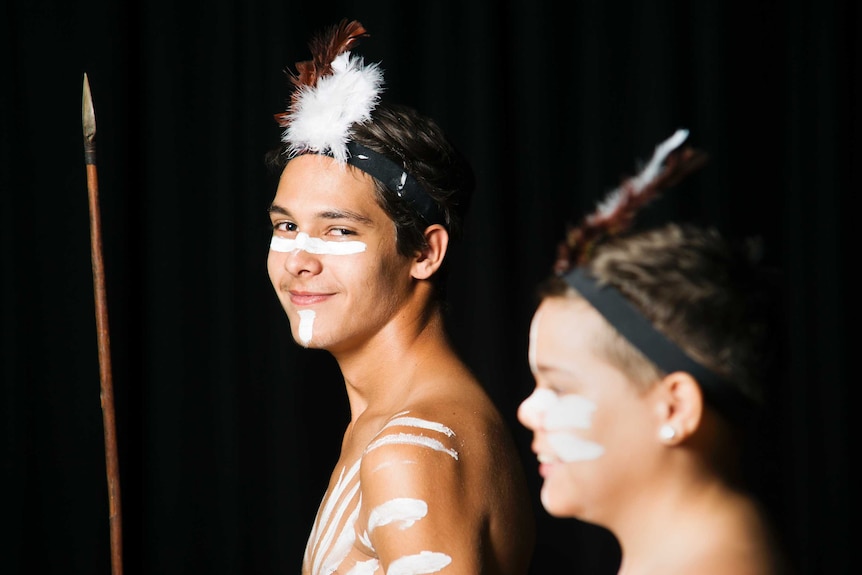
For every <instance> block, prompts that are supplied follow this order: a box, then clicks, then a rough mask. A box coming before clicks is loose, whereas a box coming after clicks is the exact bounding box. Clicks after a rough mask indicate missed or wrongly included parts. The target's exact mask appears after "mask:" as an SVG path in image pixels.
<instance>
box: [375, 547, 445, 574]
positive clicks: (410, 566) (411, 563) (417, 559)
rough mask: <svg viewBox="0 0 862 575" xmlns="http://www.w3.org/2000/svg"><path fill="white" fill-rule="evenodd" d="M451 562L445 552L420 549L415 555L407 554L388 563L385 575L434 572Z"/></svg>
mask: <svg viewBox="0 0 862 575" xmlns="http://www.w3.org/2000/svg"><path fill="white" fill-rule="evenodd" d="M451 562H452V558H451V557H449V556H448V555H446V554H445V553H434V552H431V551H421V552H419V553H417V554H416V555H407V556H405V557H401V558H399V559H396V560H395V561H393V562H392V563H390V564H389V569H388V570H387V571H386V575H425V574H426V573H436V572H438V571H440V569H442V568H443V567H445V566H446V565H448V564H449V563H451Z"/></svg>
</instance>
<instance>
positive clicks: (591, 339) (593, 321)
mask: <svg viewBox="0 0 862 575" xmlns="http://www.w3.org/2000/svg"><path fill="white" fill-rule="evenodd" d="M603 324H604V321H603V319H602V317H601V316H600V315H599V313H598V312H597V311H596V310H595V309H593V308H592V306H590V305H589V304H588V303H587V302H586V301H585V300H582V299H575V298H568V297H549V298H545V299H544V300H542V303H541V304H540V305H539V307H538V309H537V310H536V313H535V314H534V315H533V321H532V324H531V326H530V355H531V359H532V360H533V361H534V362H535V363H539V364H550V365H560V364H562V363H566V362H570V361H573V360H578V359H579V358H581V359H582V358H586V357H589V356H593V355H595V353H596V349H597V343H596V342H597V341H598V338H599V335H600V334H601V333H602V330H604V329H605V327H604V325H603Z"/></svg>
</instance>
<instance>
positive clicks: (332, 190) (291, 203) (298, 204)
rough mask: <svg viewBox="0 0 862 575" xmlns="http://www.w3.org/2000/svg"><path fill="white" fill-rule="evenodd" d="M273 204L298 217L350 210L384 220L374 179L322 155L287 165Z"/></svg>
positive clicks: (300, 158)
mask: <svg viewBox="0 0 862 575" xmlns="http://www.w3.org/2000/svg"><path fill="white" fill-rule="evenodd" d="M273 204H276V205H278V206H279V207H281V208H284V209H286V210H288V211H289V212H290V213H291V215H293V216H295V217H299V216H301V215H305V214H306V213H317V212H320V211H327V210H334V211H349V212H353V213H356V214H359V215H361V216H364V217H367V218H370V219H376V218H378V217H381V216H382V217H385V213H384V212H383V210H382V208H380V206H379V204H378V203H377V198H376V192H375V188H374V180H373V179H372V178H371V176H369V175H368V174H366V173H365V172H363V171H361V170H358V169H356V168H353V167H352V166H349V165H341V164H338V163H337V162H336V161H335V160H333V159H332V158H330V157H329V156H324V155H319V154H304V155H302V156H298V157H296V158H293V159H291V160H290V161H289V162H288V163H287V165H286V166H285V168H284V170H283V171H282V173H281V178H280V179H279V182H278V190H277V191H276V194H275V199H274V200H273Z"/></svg>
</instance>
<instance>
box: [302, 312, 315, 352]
mask: <svg viewBox="0 0 862 575" xmlns="http://www.w3.org/2000/svg"><path fill="white" fill-rule="evenodd" d="M314 315H315V314H314V310H313V309H301V310H299V340H300V341H301V342H302V344H303V345H305V346H308V342H310V341H311V332H312V328H313V327H314Z"/></svg>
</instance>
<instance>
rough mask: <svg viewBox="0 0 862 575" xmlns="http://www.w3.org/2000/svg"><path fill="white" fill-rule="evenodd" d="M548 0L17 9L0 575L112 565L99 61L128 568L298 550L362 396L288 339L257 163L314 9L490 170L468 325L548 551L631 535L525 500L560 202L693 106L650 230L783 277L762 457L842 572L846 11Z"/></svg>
mask: <svg viewBox="0 0 862 575" xmlns="http://www.w3.org/2000/svg"><path fill="white" fill-rule="evenodd" d="M550 4H551V3H542V2H535V1H534V0H509V1H508V2H501V1H498V0H487V1H470V0H462V1H460V2H436V1H430V2H424V3H419V2H405V1H403V0H400V1H399V0H392V1H376V2H375V1H373V0H368V1H366V2H348V1H340V2H339V1H334V2H321V3H313V2H302V3H299V2H292V1H288V0H279V1H276V0H211V1H210V2H169V1H149V2H148V1H143V0H128V1H126V2H109V1H103V0H94V1H92V2H85V1H71V0H3V3H2V4H0V6H2V8H0V75H2V85H3V86H4V87H3V88H2V89H0V104H2V109H0V136H2V137H0V158H2V159H0V214H2V216H0V254H2V266H0V270H2V278H3V279H2V282H0V289H2V297H0V314H2V315H0V326H2V329H0V334H2V371H0V378H2V390H3V391H2V396H0V397H2V400H0V401H2V412H0V417H2V421H3V452H2V466H3V468H2V479H3V487H2V492H0V501H2V504H1V505H0V517H2V522H3V524H4V528H5V532H6V533H7V535H5V536H3V537H2V539H0V540H2V543H0V571H2V572H3V573H10V574H25V573H28V574H29V573H40V574H54V573H56V574H61V573H62V574H68V573H91V574H96V573H104V574H107V573H109V571H110V554H109V535H108V522H107V489H106V482H105V463H104V443H103V435H102V433H103V431H102V414H101V410H100V406H99V375H98V358H97V352H96V336H95V324H94V313H93V312H94V305H93V296H92V274H91V267H90V253H89V249H90V246H89V222H88V212H87V192H86V180H85V170H84V165H83V150H82V135H81V120H80V118H81V114H80V110H81V87H82V78H83V74H84V72H86V73H87V74H88V76H89V78H90V84H91V88H92V93H93V97H94V101H95V108H96V118H97V127H98V132H97V136H96V142H97V150H98V165H99V183H100V193H101V206H102V226H103V234H104V250H105V265H106V269H107V289H108V299H109V306H110V307H109V309H110V330H111V332H110V333H111V344H112V358H113V368H114V369H113V380H114V388H115V394H116V398H115V402H116V409H117V425H118V435H119V450H120V465H121V484H120V486H121V493H122V520H123V535H124V543H125V548H124V567H125V572H126V573H127V574H129V575H138V574H156V573H158V574H160V575H172V574H189V573H194V574H197V573H208V574H214V575H215V574H222V573H223V574H236V573H260V574H265V573H272V574H275V573H297V572H298V568H299V565H300V561H301V555H302V550H303V547H304V544H305V539H306V536H307V533H308V530H309V527H310V524H311V520H312V517H313V514H314V512H315V509H316V506H317V503H318V500H319V498H320V496H321V494H322V491H323V487H324V482H325V480H326V476H327V474H328V472H329V471H330V469H331V466H332V465H333V463H334V458H335V454H336V452H337V448H338V445H339V441H340V431H341V430H342V429H343V426H344V425H345V424H346V422H347V411H346V401H345V399H344V391H343V387H342V383H341V382H340V379H339V377H338V372H337V369H336V366H335V365H334V362H333V361H332V360H331V358H330V357H329V356H328V355H327V354H325V353H323V352H315V351H305V350H301V349H299V348H298V347H297V346H295V345H294V344H293V343H292V341H291V340H290V337H289V330H288V325H287V322H286V320H285V317H284V315H283V313H282V311H281V309H280V307H279V305H278V303H277V300H276V299H275V297H274V295H273V293H272V291H271V287H270V285H269V282H268V278H267V276H266V270H265V259H266V253H267V249H268V235H269V231H268V229H267V221H268V219H267V216H266V212H265V209H266V207H267V204H268V202H269V200H270V199H271V196H272V194H273V192H274V189H275V181H276V180H275V178H274V177H273V176H272V175H270V174H268V173H267V172H266V170H265V168H264V165H263V161H262V158H263V155H264V153H265V152H266V151H267V150H268V149H269V148H271V147H272V146H274V145H275V144H276V142H277V140H278V136H279V133H278V129H277V128H276V126H275V125H274V123H273V120H272V114H273V113H275V112H277V111H280V110H281V109H282V107H283V104H284V101H285V99H286V97H287V95H288V85H287V81H286V78H285V76H284V75H283V73H282V70H283V69H284V68H285V67H286V66H291V65H292V64H293V63H294V62H295V61H297V60H300V59H305V58H306V57H307V49H306V42H307V40H308V37H309V36H310V34H311V33H312V32H313V31H316V30H318V29H319V28H320V27H321V26H324V25H329V24H331V23H333V22H335V21H337V20H339V19H341V18H342V17H349V18H357V19H359V20H361V21H362V22H363V23H364V24H365V25H366V27H367V28H368V30H369V31H370V33H371V35H372V36H371V38H369V39H367V40H365V41H364V42H363V43H362V45H361V48H360V52H361V53H362V54H363V55H364V56H365V57H366V58H367V59H369V60H380V61H382V65H383V68H384V70H385V73H386V78H387V84H388V91H387V94H386V97H387V98H391V99H393V100H398V101H402V102H406V103H409V104H412V105H414V106H416V107H417V108H419V109H421V110H423V111H425V112H427V113H429V114H430V115H432V116H434V117H436V118H438V119H439V121H440V122H441V124H442V125H443V126H444V127H445V128H446V129H447V130H448V131H449V132H450V133H451V134H452V135H453V137H454V138H455V139H456V141H458V142H459V143H460V145H461V147H462V148H464V150H465V151H466V152H467V154H468V155H469V156H470V157H471V158H472V159H473V161H474V164H475V168H476V171H477V175H478V178H479V184H480V188H479V191H478V195H477V197H476V200H475V203H474V210H473V212H472V215H471V219H470V220H469V222H468V225H469V229H468V233H469V237H470V240H469V242H467V243H466V244H465V245H464V247H463V248H462V249H461V250H460V251H459V252H457V253H456V254H455V256H456V261H455V265H456V270H455V272H456V273H455V276H454V278H453V283H452V286H451V287H452V308H451V325H452V331H453V338H454V340H455V342H456V343H457V345H458V346H459V348H460V349H461V350H462V351H463V354H464V356H465V358H466V359H467V361H468V363H469V364H470V365H471V366H472V368H473V369H474V370H475V371H476V373H477V374H478V376H479V377H480V378H481V379H482V380H483V381H484V382H485V383H486V385H487V387H488V389H489V391H490V392H491V394H492V396H493V398H494V399H495V401H496V402H497V403H498V405H499V407H500V409H501V410H502V411H503V412H504V413H505V414H506V415H507V417H508V418H509V419H510V421H511V424H512V428H513V433H514V434H515V435H516V438H517V440H518V442H519V445H520V446H521V448H522V449H523V453H524V459H525V466H526V469H527V472H528V475H529V478H530V481H531V484H532V487H533V492H534V494H536V506H537V508H536V518H537V521H538V525H539V545H538V548H537V551H536V560H535V568H534V572H535V573H553V572H571V573H614V572H615V570H616V567H617V562H618V550H617V547H616V544H615V542H614V540H613V539H612V538H611V537H610V536H609V535H608V534H607V533H606V532H604V531H603V530H601V529H599V528H596V527H591V526H587V525H584V524H581V523H579V522H577V521H574V520H564V519H554V518H551V517H549V516H548V515H547V514H546V513H545V512H544V511H543V510H542V509H541V507H540V506H539V503H538V495H537V494H538V485H539V482H538V477H537V473H536V466H535V463H534V459H533V458H532V456H531V454H530V453H529V439H530V438H529V437H528V435H527V434H526V433H525V431H524V430H523V428H521V427H520V425H519V424H518V423H517V421H516V419H515V410H516V408H517V405H518V403H519V402H520V401H521V400H522V399H523V398H524V397H525V396H526V395H527V394H528V393H529V390H530V389H531V385H532V380H531V379H530V376H529V371H528V367H527V362H526V348H527V331H528V324H529V319H530V316H531V313H532V310H533V306H534V301H533V290H534V287H535V285H536V284H537V282H538V281H539V280H540V279H541V278H543V277H544V276H545V274H546V273H547V272H548V271H549V266H550V264H551V261H552V259H553V251H554V245H555V243H556V242H557V240H558V239H559V238H560V237H561V235H562V231H563V229H564V226H565V224H566V223H567V222H568V221H572V220H574V219H576V218H577V216H579V215H580V214H582V213H583V212H584V211H585V210H588V209H591V208H592V207H593V205H594V203H595V201H596V200H598V199H600V197H602V195H603V194H604V193H605V192H606V191H607V190H608V189H609V188H610V187H612V186H613V185H614V184H616V183H617V181H618V180H619V178H620V177H621V176H622V175H624V174H627V173H630V172H631V171H632V170H633V169H634V166H635V161H636V160H639V159H640V160H644V159H646V158H647V157H648V156H649V154H650V153H651V151H652V148H653V146H654V145H655V144H656V143H657V142H658V141H659V140H661V139H663V138H665V137H667V136H669V135H670V134H671V133H672V132H673V130H675V129H676V128H678V127H687V128H690V129H691V131H692V135H691V142H692V143H693V144H695V145H697V146H698V147H700V148H703V149H705V150H707V151H708V152H709V153H710V154H711V157H712V161H711V163H710V164H709V166H708V167H707V168H706V169H705V170H703V171H701V172H699V173H698V174H697V175H696V176H694V177H692V178H691V179H690V180H689V181H688V182H687V183H686V184H685V185H684V186H683V187H682V188H681V189H678V190H674V191H673V192H671V193H670V194H668V195H667V196H666V197H665V199H663V200H662V201H661V202H659V203H657V204H654V205H653V206H652V207H651V208H650V209H649V210H648V211H647V212H646V213H645V214H644V220H643V221H644V223H645V224H649V223H650V222H651V221H653V220H654V221H662V220H664V219H666V218H669V217H672V218H677V219H682V220H688V221H695V222H699V223H705V224H710V225H714V226H716V227H718V228H720V229H722V230H724V231H725V232H727V233H730V234H732V235H751V234H760V235H761V236H762V237H763V239H764V241H765V244H766V247H767V257H769V258H772V260H773V262H774V263H776V264H778V265H780V266H782V267H783V268H784V270H785V283H784V285H785V287H786V288H787V289H786V290H785V292H784V293H783V294H776V297H780V298H782V299H781V304H782V309H783V310H784V317H785V320H786V323H787V327H788V331H787V333H788V337H787V346H786V351H787V353H786V357H785V359H784V362H783V363H782V365H781V367H780V369H778V370H777V371H776V380H777V386H776V387H775V393H774V395H773V397H772V407H773V412H772V414H771V418H770V420H769V425H768V426H767V428H766V433H767V439H768V441H767V444H766V446H765V447H764V448H763V449H762V451H760V452H759V455H758V457H757V458H756V459H754V462H755V464H754V465H753V469H755V470H756V472H755V473H754V475H753V476H754V478H755V479H756V485H757V486H758V488H759V490H760V492H761V493H762V496H763V497H764V501H765V502H766V503H767V505H768V507H769V508H770V510H771V511H772V512H773V513H774V515H775V517H776V521H777V522H778V524H779V525H780V527H781V529H782V536H783V538H784V541H785V544H786V546H787V548H788V549H789V551H790V552H791V555H792V557H793V559H794V562H795V564H796V566H797V568H798V570H799V572H801V573H848V572H849V565H850V509H849V503H850V485H849V473H848V467H849V463H848V458H847V456H848V455H849V437H848V436H849V433H848V431H849V430H848V427H849V413H848V411H849V405H850V403H849V397H848V393H847V390H848V388H849V385H847V384H846V383H845V381H846V378H847V377H848V376H849V373H848V370H849V358H848V354H849V346H848V343H847V338H846V336H847V333H848V330H847V327H846V323H845V322H846V318H847V317H848V316H850V314H851V310H850V306H851V302H850V294H848V293H847V291H849V290H848V272H846V271H845V270H846V269H847V268H848V267H849V266H848V265H847V264H850V265H852V262H854V261H856V262H858V255H856V254H857V248H858V240H856V239H855V237H854V239H851V235H850V233H851V228H850V226H851V218H853V217H854V215H855V214H854V213H853V212H851V211H850V209H849V207H848V206H847V202H846V198H848V197H849V194H848V192H856V193H857V194H858V192H859V187H860V186H859V183H858V175H857V176H853V174H854V173H855V170H858V168H859V165H860V162H859V160H860V147H859V145H860V140H859V136H858V134H859V133H860V128H862V125H860V122H862V112H860V108H859V105H860V96H862V93H860V77H862V76H860V72H862V70H860V62H862V60H860V58H862V41H860V38H859V35H858V33H859V31H860V23H862V22H860V10H859V8H858V5H857V4H856V3H854V2H850V1H848V2H844V3H842V2H833V1H823V2H802V1H789V2H780V1H771V2H770V1H764V0H760V1H750V2H730V3H729V2H725V1H721V0H703V1H699V2H686V1H669V0H667V1H661V0H655V1H642V2H639V1H625V2H600V1H597V0H596V1H577V2H573V3H562V4H563V5H562V6H560V7H559V9H552V8H551V7H550ZM556 4H560V3H556ZM854 219H855V218H854ZM851 242H852V244H853V245H855V246H856V248H854V249H852V250H851V246H849V245H848V244H850V243H851ZM848 258H849V259H848ZM854 300H855V298H854ZM853 303H855V302H853ZM854 499H855V498H854Z"/></svg>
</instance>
